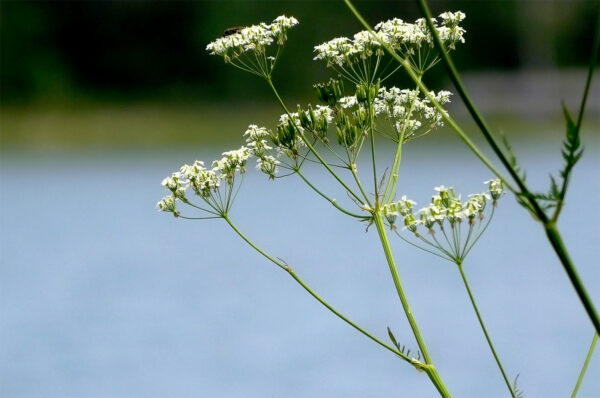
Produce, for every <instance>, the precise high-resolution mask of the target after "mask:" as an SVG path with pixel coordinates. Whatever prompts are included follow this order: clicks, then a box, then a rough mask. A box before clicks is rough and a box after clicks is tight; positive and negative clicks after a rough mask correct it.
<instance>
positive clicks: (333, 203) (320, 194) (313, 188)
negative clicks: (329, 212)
mask: <svg viewBox="0 0 600 398" xmlns="http://www.w3.org/2000/svg"><path fill="white" fill-rule="evenodd" d="M295 171H296V174H298V175H299V176H300V178H301V179H302V181H304V182H305V183H306V184H307V185H308V186H309V187H311V188H312V190H313V191H315V192H316V193H317V194H319V196H321V197H323V198H324V199H325V200H327V201H328V202H329V203H331V204H332V205H333V206H334V207H335V208H336V209H338V210H339V211H341V212H342V213H344V214H347V215H349V216H351V217H354V218H359V219H362V220H368V219H369V218H371V217H370V216H364V215H360V214H356V213H352V212H350V211H348V210H346V209H344V208H343V207H342V206H340V205H338V204H337V202H336V201H335V199H331V198H330V197H329V196H327V195H325V194H324V193H323V192H321V191H320V190H319V189H318V188H317V187H315V186H314V185H313V184H312V183H311V182H310V181H308V179H307V178H306V177H305V176H304V174H302V172H300V169H296V170H295Z"/></svg>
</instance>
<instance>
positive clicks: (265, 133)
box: [244, 124, 270, 142]
mask: <svg viewBox="0 0 600 398" xmlns="http://www.w3.org/2000/svg"><path fill="white" fill-rule="evenodd" d="M269 136H270V134H269V130H268V129H267V128H266V127H258V126H257V125H255V124H251V125H249V126H248V130H246V131H245V132H244V137H246V142H250V141H258V140H261V139H264V138H267V137H269Z"/></svg>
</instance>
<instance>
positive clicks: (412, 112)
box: [157, 1, 580, 397]
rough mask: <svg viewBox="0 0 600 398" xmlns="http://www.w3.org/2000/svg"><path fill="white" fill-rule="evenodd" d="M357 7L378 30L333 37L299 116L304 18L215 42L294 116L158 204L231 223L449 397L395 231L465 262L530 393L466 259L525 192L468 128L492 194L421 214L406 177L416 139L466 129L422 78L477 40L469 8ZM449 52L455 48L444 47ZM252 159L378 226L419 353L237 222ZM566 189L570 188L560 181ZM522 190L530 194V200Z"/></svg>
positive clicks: (450, 201) (442, 191)
mask: <svg viewBox="0 0 600 398" xmlns="http://www.w3.org/2000/svg"><path fill="white" fill-rule="evenodd" d="M346 3H347V5H348V6H349V8H350V9H351V10H352V11H353V12H354V13H355V14H356V16H357V18H358V19H359V20H361V21H362V22H363V24H364V25H365V27H366V28H367V30H364V31H361V32H358V33H356V34H354V35H353V36H352V37H351V38H349V37H337V38H333V39H331V40H329V41H327V42H324V43H322V44H319V45H316V46H315V47H314V52H315V55H314V60H315V61H319V62H320V61H323V62H324V63H325V67H326V68H329V69H331V70H332V71H333V72H334V76H332V77H331V78H330V79H329V80H328V81H326V82H321V83H316V84H315V85H314V87H313V88H314V91H315V94H316V98H317V100H318V101H319V102H320V103H317V104H306V105H298V106H297V108H296V109H294V110H293V111H292V110H291V109H290V108H288V106H287V105H286V103H285V102H284V100H283V99H282V98H281V96H280V95H279V93H278V91H277V89H276V87H275V84H274V82H273V80H272V74H273V71H274V69H275V67H276V65H277V63H278V62H279V59H280V56H281V53H282V51H281V50H282V49H283V47H284V46H285V43H286V41H287V40H288V33H290V29H291V28H293V27H295V26H296V25H297V24H298V20H297V19H295V18H294V17H288V16H280V17H277V18H276V19H275V20H273V22H271V23H270V24H266V23H260V24H257V25H253V26H247V27H241V28H236V29H232V31H231V32H229V31H228V32H226V34H225V35H223V36H222V37H219V38H217V39H215V40H214V41H213V42H211V43H210V44H208V46H207V48H206V49H207V51H209V52H210V54H213V55H217V56H220V57H222V58H223V60H224V61H225V63H226V64H231V65H233V66H235V67H237V68H239V69H241V70H243V71H245V72H248V73H251V74H253V75H256V76H258V77H260V78H262V79H263V80H264V81H265V82H266V84H267V85H268V86H269V87H270V89H271V90H272V91H273V94H274V97H275V99H276V100H277V101H278V102H279V104H280V105H281V108H282V110H283V114H282V115H281V116H280V118H279V119H278V120H277V121H273V124H272V126H271V127H267V126H258V125H256V124H250V125H249V126H248V128H247V129H246V131H245V132H243V133H242V134H241V139H243V140H244V141H245V142H244V145H243V146H242V147H240V148H239V149H235V150H231V151H227V152H223V154H222V157H221V158H220V159H217V160H215V161H213V162H212V163H211V166H210V167H206V166H205V163H203V162H202V161H199V160H196V161H195V162H193V163H192V164H191V165H187V164H186V165H183V166H182V167H181V168H180V170H179V171H176V172H174V173H172V174H171V175H170V176H168V177H166V178H165V179H164V180H163V182H162V185H163V186H164V187H165V188H166V190H167V196H165V197H164V198H163V199H162V200H161V201H160V202H158V204H157V208H158V209H159V210H160V211H162V212H167V213H172V214H173V215H174V216H175V217H178V218H184V219H213V218H220V219H223V220H225V221H226V222H227V223H228V224H229V225H230V226H231V228H233V230H234V231H235V232H236V233H237V234H238V235H239V236H240V237H241V238H242V239H243V240H244V241H245V242H247V243H248V244H249V245H250V246H251V247H252V248H254V249H255V250H256V251H258V252H259V253H260V254H261V255H263V256H264V257H265V258H266V259H268V260H269V261H271V262H273V263H274V264H275V265H277V266H278V267H279V268H281V269H282V270H284V271H286V272H287V273H288V274H289V275H290V276H291V277H292V278H293V279H294V280H295V281H296V282H297V283H298V284H299V285H300V286H301V287H302V288H304V289H305V290H306V291H307V292H308V293H309V294H310V295H311V296H312V297H314V298H315V299H316V300H317V301H319V302H320V303H321V304H322V305H324V306H325V307H326V308H327V309H328V310H330V311H331V312H332V313H333V314H334V315H336V316H337V317H339V318H340V319H342V320H343V321H345V322H346V323H347V324H349V325H350V326H352V327H353V328H355V329H356V330H357V331H359V332H360V333H362V334H363V335H365V336H366V337H367V338H369V339H371V340H372V341H374V342H375V343H377V344H378V345H380V346H381V347H383V348H385V349H387V350H388V351H390V352H392V353H393V354H395V355H396V356H397V357H398V358H400V359H402V360H404V361H405V362H406V363H407V364H409V365H410V366H412V367H414V368H415V369H417V370H419V371H422V372H423V373H424V374H425V375H427V377H428V379H429V380H430V382H431V383H432V385H433V387H434V388H435V389H436V390H437V392H438V393H439V394H440V395H441V396H443V397H450V396H451V395H450V393H449V392H448V389H447V388H446V386H445V384H444V382H443V380H442V377H441V375H440V374H439V372H438V370H437V368H436V367H435V365H434V362H433V359H432V356H431V355H430V353H429V350H428V348H427V345H426V343H425V341H424V339H423V337H422V335H421V332H420V328H419V326H418V322H417V321H416V317H415V315H414V314H413V311H412V310H411V308H410V304H409V300H408V298H407V296H406V293H405V289H404V285H403V283H402V282H401V279H400V275H399V273H398V269H397V266H396V259H395V256H394V254H393V252H392V250H391V246H390V241H389V233H390V232H391V233H392V234H393V235H395V236H397V237H399V238H400V239H401V240H403V241H405V242H407V243H408V244H410V245H412V246H416V247H418V248H420V249H422V250H424V251H426V252H429V253H432V254H433V255H435V256H438V257H441V258H443V259H445V260H448V261H450V262H452V263H454V264H456V265H457V268H458V269H459V272H460V275H461V277H462V281H463V283H464V286H465V288H466V291H467V293H468V296H469V298H470V301H471V303H472V305H473V309H474V311H475V314H476V316H477V318H478V320H479V323H480V326H481V328H482V331H483V333H484V335H485V338H486V340H487V342H488V345H489V347H490V350H491V352H492V354H493V356H494V359H495V360H496V363H497V365H498V368H499V370H500V372H501V375H502V377H503V379H504V381H505V383H506V385H507V389H508V391H509V393H510V395H511V396H512V397H518V396H521V394H522V393H521V392H520V391H519V390H518V388H517V386H516V378H515V379H514V381H513V382H511V381H510V378H509V376H508V375H507V373H506V372H505V370H504V367H503V366H502V363H501V361H500V358H499V355H498V353H497V352H496V350H495V348H494V346H493V343H492V341H491V338H490V335H489V333H488V331H487V329H486V327H485V325H484V323H483V319H482V316H481V314H480V312H479V309H478V308H477V305H476V302H475V299H474V296H473V294H472V292H471V289H470V286H469V284H468V282H467V279H466V276H465V273H464V263H465V259H466V257H467V255H468V254H469V252H470V251H471V249H472V248H473V246H474V245H475V244H476V243H477V241H478V240H479V239H480V237H481V236H482V234H483V233H484V232H485V231H486V229H487V227H488V225H489V223H490V221H491V220H492V218H493V215H494V212H495V211H496V208H497V206H498V203H499V200H500V199H501V197H502V196H503V194H504V190H505V189H506V188H508V190H509V191H511V192H515V188H514V187H513V186H512V185H511V184H510V183H508V181H507V179H506V178H504V177H503V176H502V175H501V174H500V173H499V172H498V171H497V170H496V169H495V168H494V167H493V166H492V165H491V163H490V162H489V161H488V160H487V159H486V158H485V157H483V155H481V152H480V151H478V150H477V148H476V147H475V146H474V145H473V144H472V142H470V140H468V138H466V136H462V135H461V138H463V141H465V143H467V145H469V147H470V148H471V149H474V152H476V155H477V156H478V157H479V158H480V159H481V160H482V161H483V162H484V164H486V165H488V167H490V170H491V171H492V172H493V173H494V174H495V176H494V178H493V179H491V180H489V181H486V184H487V186H488V187H487V190H486V191H485V192H482V193H476V194H473V195H468V196H466V197H465V198H464V199H463V198H462V197H461V195H458V194H457V193H456V192H455V191H454V189H453V188H449V187H445V186H438V187H436V188H435V194H434V195H433V196H432V198H431V201H430V203H429V204H428V205H427V206H425V207H423V208H421V209H420V210H417V207H416V204H417V203H416V202H414V201H412V200H410V199H408V197H407V196H406V195H402V196H401V195H400V193H399V190H400V188H401V187H399V184H398V176H399V171H400V167H401V165H402V151H403V148H404V146H405V145H407V144H408V143H410V142H411V141H412V140H415V139H418V138H420V137H422V136H423V135H425V134H429V133H431V132H432V131H434V130H436V129H437V128H439V127H441V126H443V125H444V124H449V125H450V127H452V128H453V129H455V130H456V123H455V122H454V121H453V119H451V117H450V116H449V114H448V112H447V111H446V110H445V109H444V105H446V104H447V103H449V102H450V98H451V93H450V92H448V91H444V90H441V91H438V92H433V91H430V90H428V89H427V88H426V87H425V86H424V84H423V82H422V77H423V75H424V74H425V73H427V72H428V71H429V70H431V68H433V67H434V66H435V65H436V64H438V63H439V62H440V61H441V60H443V59H444V57H445V56H447V54H448V51H450V50H455V49H457V48H458V47H459V45H460V44H463V43H465V34H466V31H465V29H464V28H463V27H462V26H461V22H462V21H463V20H464V19H465V17H466V16H465V14H464V13H463V12H460V11H456V12H444V13H442V14H440V15H439V16H438V17H437V18H431V17H430V16H428V15H427V16H426V17H425V18H421V19H418V20H416V21H414V22H412V23H410V22H405V21H403V20H401V19H397V18H394V19H390V20H388V21H384V22H381V23H378V24H377V25H375V26H374V28H371V27H370V26H369V25H368V24H366V22H365V21H364V20H363V19H362V17H361V16H360V14H359V13H358V11H356V9H355V8H354V7H353V6H352V4H351V3H350V2H349V1H346ZM440 47H441V48H442V49H443V51H439V48H440ZM401 71H404V72H405V73H407V74H408V75H409V76H410V77H411V78H412V79H413V81H414V87H409V88H398V87H394V86H391V87H388V86H386V85H385V84H386V83H387V82H389V79H390V78H391V77H392V76H393V75H394V74H395V73H398V72H401ZM461 131H462V130H461ZM378 143H381V144H383V145H387V146H392V147H394V148H395V152H394V156H393V157H390V158H389V159H381V157H380V156H379V157H378V156H377V154H376V147H377V145H378ZM570 145H571V146H570V147H569V148H567V151H570V152H569V153H571V152H573V151H575V152H573V155H569V156H571V158H577V157H578V156H580V155H578V154H579V152H577V150H578V147H577V145H575V144H574V143H571V144H570ZM572 148H574V149H573V151H571V149H572ZM565 156H566V155H565ZM383 160H385V162H387V166H388V167H387V169H385V170H381V169H378V168H377V165H378V164H380V163H381V162H382V161H383ZM575 161H576V159H575ZM249 162H254V164H255V167H256V169H257V170H258V171H259V172H261V173H263V174H264V175H265V176H266V177H267V178H268V179H269V180H272V181H276V180H277V179H279V178H284V177H292V176H296V177H298V178H299V179H300V180H302V181H303V182H304V183H305V184H306V186H307V188H309V189H311V190H313V191H314V192H315V193H316V195H317V196H318V197H320V198H322V199H324V200H326V201H327V202H329V203H330V204H331V205H332V206H333V207H334V208H335V209H336V210H338V211H340V212H341V213H343V214H345V215H347V216H349V217H352V218H354V219H356V220H357V221H358V222H360V223H362V225H367V226H371V225H375V229H376V230H377V234H378V236H379V238H380V242H381V247H382V250H383V252H384V255H385V258H386V261H387V265H388V268H389V270H390V274H391V277H392V281H393V283H394V286H395V288H396V291H397V294H398V298H399V300H400V304H401V306H402V308H403V310H404V313H405V316H406V318H407V320H408V323H409V325H410V328H411V331H412V334H413V337H414V340H415V342H416V345H417V347H416V350H413V352H415V353H416V354H415V355H413V356H411V355H410V350H409V349H407V348H406V347H407V346H406V345H403V344H400V343H399V342H398V340H397V339H396V338H395V336H394V334H393V332H392V331H391V330H390V329H389V328H388V336H389V339H390V343H386V342H384V341H383V340H382V339H380V338H378V337H376V336H375V335H374V334H373V333H371V332H369V331H367V330H365V329H364V328H363V327H361V326H360V325H358V324H357V323H356V322H354V321H352V320H350V319H349V318H347V317H346V316H345V315H343V314H342V313H340V312H339V311H338V310H337V309H336V308H335V307H333V306H332V305H331V304H330V303H328V302H327V301H326V300H325V299H323V298H322V297H321V296H320V295H318V294H317V293H316V292H315V291H313V290H312V289H311V288H310V287H309V286H308V285H307V283H306V282H304V281H303V280H302V279H301V278H300V277H299V275H298V274H297V273H296V271H295V270H294V269H292V267H291V266H290V265H289V264H287V263H286V262H285V261H284V260H282V259H281V258H280V257H276V256H274V255H271V254H269V253H267V252H265V251H264V250H262V249H261V248H260V247H258V246H257V245H256V244H255V243H254V242H253V241H252V240H251V239H250V238H248V237H247V236H246V235H245V234H243V232H242V231H241V230H240V229H239V228H238V227H237V226H236V225H235V224H234V222H233V221H232V219H231V210H232V208H233V206H234V202H235V199H236V196H237V193H238V191H239V189H240V188H241V185H242V182H243V177H244V174H245V173H246V172H247V168H248V163H249ZM307 162H309V163H315V164H318V165H320V166H321V167H322V170H323V172H324V173H325V174H327V175H329V177H330V178H331V179H332V181H334V182H335V183H337V184H338V185H339V187H341V188H342V189H343V190H344V191H345V192H346V194H347V197H348V199H347V200H342V201H338V200H337V199H335V198H332V197H330V195H329V194H328V193H326V192H325V191H324V190H323V189H321V188H320V187H317V185H316V184H315V183H314V182H313V181H311V180H310V179H309V178H308V177H307V176H306V175H305V174H304V172H303V167H304V165H305V164H306V163H307ZM359 164H360V167H359ZM569 172H570V169H568V170H567V171H566V172H565V173H564V174H565V175H566V176H565V180H566V179H567V178H568V173H569ZM557 191H560V190H559V189H558V188H557ZM517 196H518V197H519V198H520V200H526V198H525V197H524V196H523V195H521V196H519V195H517ZM563 196H564V194H563ZM398 197H400V198H399V199H398ZM367 229H368V228H367Z"/></svg>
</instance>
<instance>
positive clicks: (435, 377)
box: [374, 212, 450, 397]
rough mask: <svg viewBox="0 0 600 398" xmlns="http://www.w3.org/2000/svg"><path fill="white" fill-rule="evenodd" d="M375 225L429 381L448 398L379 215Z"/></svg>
mask: <svg viewBox="0 0 600 398" xmlns="http://www.w3.org/2000/svg"><path fill="white" fill-rule="evenodd" d="M374 221H375V225H376V226H377V232H378V233H379V239H380V240H381V245H382V246H383V251H384V253H385V258H386V260H387V263H388V266H389V268H390V273H391V274H392V279H393V280H394V285H395V286H396V292H397V293H398V297H399V298H400V303H401V304H402V308H403V309H404V313H405V314H406V318H407V320H408V323H409V324H410V328H411V329H412V332H413V335H414V336H415V340H417V345H418V346H419V350H420V351H421V353H422V354H423V360H424V361H425V363H426V364H427V365H430V366H431V368H430V370H427V374H428V376H429V379H430V380H431V382H432V383H433V384H434V386H435V387H436V388H437V390H438V392H439V393H440V395H441V396H442V397H450V393H449V392H448V390H447V389H446V386H445V385H444V383H443V382H442V380H441V378H440V376H439V374H438V373H437V370H436V369H435V367H434V366H433V364H432V362H431V357H430V356H429V352H428V351H427V345H426V344H425V341H424V340H423V337H422V336H421V331H420V330H419V327H418V325H417V322H416V321H415V318H414V317H413V314H412V311H411V309H410V305H409V304H408V300H407V298H406V295H405V294H404V289H403V288H402V283H401V282H400V276H399V275H398V270H397V269H396V262H395V260H394V256H393V254H392V250H391V248H390V243H389V241H388V238H387V233H386V231H385V224H384V221H383V217H382V215H381V213H379V212H378V213H375V215H374Z"/></svg>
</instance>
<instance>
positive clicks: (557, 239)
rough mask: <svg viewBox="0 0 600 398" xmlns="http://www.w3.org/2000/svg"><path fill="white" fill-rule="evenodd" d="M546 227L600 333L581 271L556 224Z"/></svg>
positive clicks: (546, 225)
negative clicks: (580, 275) (577, 267)
mask: <svg viewBox="0 0 600 398" xmlns="http://www.w3.org/2000/svg"><path fill="white" fill-rule="evenodd" d="M544 228H545V229H546V236H547V237H548V240H549V241H550V244H551V245H552V247H553V248H554V251H555V252H556V255H557V256H558V258H559V259H560V261H561V263H562V265H563V268H564V270H565V272H566V273H567V276H568V277H569V280H570V281H571V284H572V285H573V288H574V289H575V291H576V292H577V295H578V296H579V299H580V300H581V303H582V305H583V307H584V308H585V311H586V312H587V314H588V316H589V317H590V320H591V321H592V324H593V326H594V329H595V330H596V333H599V334H600V318H599V317H598V313H597V312H596V308H595V307H594V303H593V302H592V300H591V299H590V296H589V295H588V292H587V290H586V289H585V286H584V285H583V282H582V281H581V278H580V277H579V273H578V272H577V269H576V268H575V265H573V262H572V261H571V258H570V257H569V253H568V252H567V248H566V247H565V245H564V243H563V241H562V238H561V236H560V232H559V231H558V229H557V228H556V225H555V224H554V223H552V222H550V223H547V224H545V225H544Z"/></svg>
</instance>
